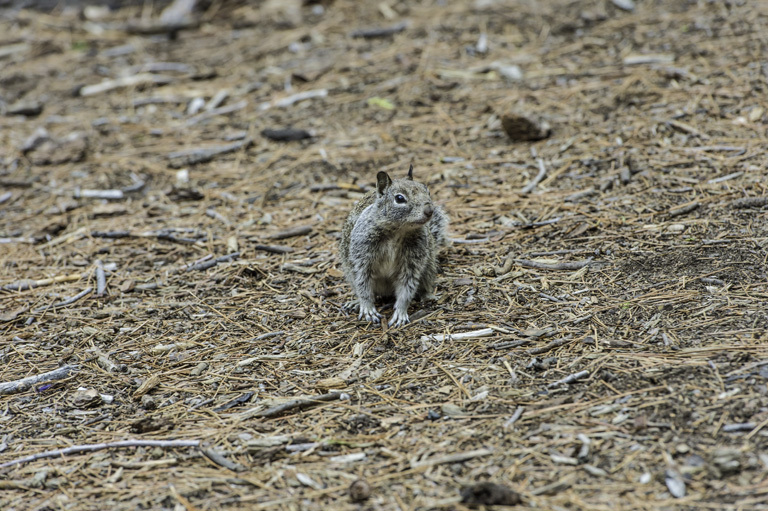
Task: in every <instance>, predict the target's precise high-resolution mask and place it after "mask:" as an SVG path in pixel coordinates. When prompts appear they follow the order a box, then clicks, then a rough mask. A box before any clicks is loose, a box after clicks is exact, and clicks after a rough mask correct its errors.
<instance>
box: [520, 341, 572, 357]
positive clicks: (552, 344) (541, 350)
mask: <svg viewBox="0 0 768 511" xmlns="http://www.w3.org/2000/svg"><path fill="white" fill-rule="evenodd" d="M570 341H571V336H568V337H563V338H562V339H555V340H554V341H552V342H550V343H549V344H546V345H545V346H540V347H538V348H531V349H529V350H528V351H526V353H527V354H529V355H541V354H542V353H546V352H548V351H550V350H553V349H555V348H558V347H560V346H562V345H563V344H567V343H568V342H570Z"/></svg>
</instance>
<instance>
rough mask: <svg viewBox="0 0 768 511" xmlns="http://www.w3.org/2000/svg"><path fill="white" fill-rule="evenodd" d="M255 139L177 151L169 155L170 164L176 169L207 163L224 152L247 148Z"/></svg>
mask: <svg viewBox="0 0 768 511" xmlns="http://www.w3.org/2000/svg"><path fill="white" fill-rule="evenodd" d="M252 142H253V141H252V140H251V139H250V138H248V139H245V140H241V141H240V142H233V143H231V144H225V145H220V146H216V147H207V148H204V149H186V150H184V151H176V152H173V153H170V154H169V155H168V159H169V160H171V162H170V163H169V166H170V167H171V168H174V169H178V168H181V167H185V166H187V165H195V164H198V163H205V162H207V161H211V160H212V159H214V158H215V157H217V156H220V155H222V154H227V153H232V152H234V151H238V150H240V149H244V148H247V147H248V146H250V145H251V143H252Z"/></svg>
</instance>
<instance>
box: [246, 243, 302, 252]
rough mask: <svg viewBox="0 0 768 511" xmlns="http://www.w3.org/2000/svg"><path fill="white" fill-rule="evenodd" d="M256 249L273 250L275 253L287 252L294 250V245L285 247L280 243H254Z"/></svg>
mask: <svg viewBox="0 0 768 511" xmlns="http://www.w3.org/2000/svg"><path fill="white" fill-rule="evenodd" d="M251 248H253V249H254V250H261V251H262V252H271V253H273V254H287V253H289V252H293V247H283V246H280V245H261V244H256V245H253V247H251Z"/></svg>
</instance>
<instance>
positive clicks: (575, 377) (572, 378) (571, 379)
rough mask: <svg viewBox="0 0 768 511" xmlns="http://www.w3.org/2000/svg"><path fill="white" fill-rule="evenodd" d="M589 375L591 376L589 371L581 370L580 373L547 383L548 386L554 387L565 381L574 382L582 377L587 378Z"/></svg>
mask: <svg viewBox="0 0 768 511" xmlns="http://www.w3.org/2000/svg"><path fill="white" fill-rule="evenodd" d="M587 376H589V371H580V372H578V373H573V374H569V375H568V376H566V377H565V378H563V379H562V380H557V381H553V382H552V383H550V384H549V385H547V387H549V388H552V387H557V386H558V385H562V384H563V383H573V382H575V381H577V380H580V379H582V378H586V377H587Z"/></svg>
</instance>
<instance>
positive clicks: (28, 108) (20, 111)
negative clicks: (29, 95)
mask: <svg viewBox="0 0 768 511" xmlns="http://www.w3.org/2000/svg"><path fill="white" fill-rule="evenodd" d="M42 111H43V104H42V103H40V102H39V101H19V102H18V103H15V104H13V105H11V106H9V107H8V110H6V114H8V115H24V116H27V117H36V116H38V115H40V113H42Z"/></svg>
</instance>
